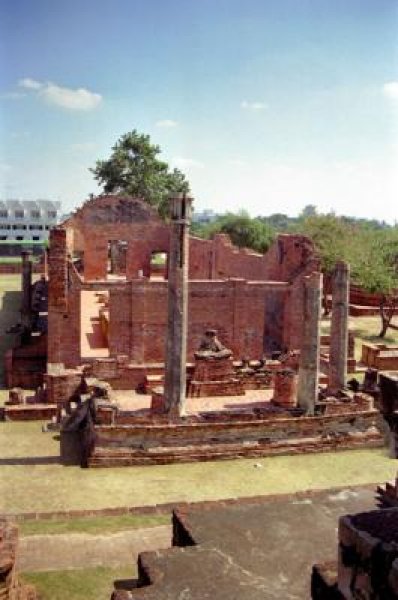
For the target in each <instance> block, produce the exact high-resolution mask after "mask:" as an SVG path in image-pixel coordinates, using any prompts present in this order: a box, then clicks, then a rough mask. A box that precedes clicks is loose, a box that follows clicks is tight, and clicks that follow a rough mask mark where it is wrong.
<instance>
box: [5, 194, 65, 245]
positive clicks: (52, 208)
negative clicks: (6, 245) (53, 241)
mask: <svg viewBox="0 0 398 600" xmlns="http://www.w3.org/2000/svg"><path fill="white" fill-rule="evenodd" d="M60 214H61V202H53V201H52V200H0V241H25V240H28V241H35V242H44V241H45V240H47V239H48V235H49V231H50V229H51V227H54V226H55V225H56V224H57V223H58V221H59V217H60Z"/></svg>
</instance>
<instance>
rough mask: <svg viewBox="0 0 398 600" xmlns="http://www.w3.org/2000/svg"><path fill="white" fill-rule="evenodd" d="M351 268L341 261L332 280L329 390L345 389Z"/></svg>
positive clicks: (337, 264)
mask: <svg viewBox="0 0 398 600" xmlns="http://www.w3.org/2000/svg"><path fill="white" fill-rule="evenodd" d="M349 294H350V267H349V265H348V264H347V263H345V262H343V261H339V262H337V263H336V267H335V270H334V273H333V278H332V323H331V329H330V358H329V385H328V388H329V390H330V391H331V392H332V393H333V392H334V393H335V392H337V391H338V390H341V389H343V388H344V387H345V384H346V381H347V359H348V313H349Z"/></svg>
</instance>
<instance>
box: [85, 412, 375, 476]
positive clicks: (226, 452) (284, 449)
mask: <svg viewBox="0 0 398 600" xmlns="http://www.w3.org/2000/svg"><path fill="white" fill-rule="evenodd" d="M382 444H383V436H382V435H381V433H380V417H379V416H378V413H377V412H376V411H369V412H361V413H359V414H358V413H357V414H355V413H347V414H344V415H334V416H321V417H298V418H293V417H290V418H289V416H288V413H287V414H286V413H285V414H283V410H282V411H281V414H280V416H277V415H275V412H273V411H270V412H268V413H267V411H265V410H264V412H261V411H258V412H257V413H256V414H254V413H253V414H245V415H243V414H231V413H228V414H222V413H217V414H214V415H211V418H206V419H205V418H204V417H196V418H192V417H191V418H189V419H188V420H187V421H186V422H183V423H168V422H167V421H166V420H165V419H164V418H162V417H160V416H159V417H153V419H152V420H151V419H148V418H146V419H142V421H141V422H140V421H139V420H138V419H137V418H134V417H131V416H130V417H129V416H128V415H127V414H124V415H123V413H121V414H120V416H119V415H116V416H115V421H114V425H112V426H108V427H106V426H96V427H95V448H94V452H93V453H92V455H91V458H90V460H89V465H90V466H93V467H96V466H117V465H119V466H123V465H132V464H153V463H156V464H163V463H173V462H189V461H198V460H214V459H226V458H228V459H229V458H237V457H241V456H252V457H254V456H267V455H274V454H289V453H302V452H314V451H315V452H320V451H325V450H332V449H333V450H336V449H345V448H356V447H366V446H380V445H382Z"/></svg>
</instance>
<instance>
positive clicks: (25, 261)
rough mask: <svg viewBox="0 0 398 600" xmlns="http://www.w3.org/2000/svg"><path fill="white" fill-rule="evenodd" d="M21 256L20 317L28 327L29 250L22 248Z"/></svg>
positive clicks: (30, 301)
mask: <svg viewBox="0 0 398 600" xmlns="http://www.w3.org/2000/svg"><path fill="white" fill-rule="evenodd" d="M21 256H22V286H21V287H22V305H21V317H22V324H23V325H24V326H25V327H29V328H30V317H31V308H32V306H31V304H32V262H31V260H30V256H31V252H30V251H29V250H23V251H22V252H21Z"/></svg>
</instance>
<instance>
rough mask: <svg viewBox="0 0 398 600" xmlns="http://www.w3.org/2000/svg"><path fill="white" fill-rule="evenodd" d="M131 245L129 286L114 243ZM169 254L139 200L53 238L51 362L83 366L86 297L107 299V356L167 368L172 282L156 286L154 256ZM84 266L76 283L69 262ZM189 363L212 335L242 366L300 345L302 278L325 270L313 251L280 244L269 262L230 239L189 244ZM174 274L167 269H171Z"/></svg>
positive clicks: (159, 228)
mask: <svg viewBox="0 0 398 600" xmlns="http://www.w3.org/2000/svg"><path fill="white" fill-rule="evenodd" d="M112 240H124V241H125V242H126V244H127V247H126V280H125V281H123V280H122V281H120V280H119V281H115V280H111V279H110V278H109V277H107V275H108V273H107V269H108V267H109V264H108V257H109V242H110V241H112ZM168 247H169V227H168V225H167V224H165V223H164V222H163V221H162V220H161V219H160V218H159V216H158V215H157V214H156V213H155V212H154V211H153V209H152V208H151V207H149V206H148V205H147V204H145V203H144V202H142V201H139V200H135V199H129V198H119V197H112V196H111V197H109V196H104V197H99V198H96V199H92V200H89V201H88V202H86V203H85V204H84V205H83V207H82V208H81V209H79V210H77V211H76V213H75V214H74V215H73V216H72V217H71V218H70V219H69V220H68V222H66V223H65V224H64V227H63V228H57V229H54V230H53V231H52V232H51V246H50V258H49V316H48V327H49V343H48V362H49V363H51V364H60V363H62V364H64V365H65V366H66V367H71V368H73V367H76V366H78V365H80V364H81V362H82V361H81V355H80V334H81V332H80V303H81V291H83V290H92V291H94V290H97V291H104V290H105V291H108V292H109V311H110V317H109V348H110V356H111V357H114V358H116V357H117V356H119V355H125V356H127V357H128V359H129V360H131V361H133V362H137V363H143V362H151V361H152V362H160V361H163V360H164V343H163V341H164V337H165V332H166V326H165V324H166V310H167V281H165V280H162V279H157V280H154V279H152V280H149V279H148V277H149V275H150V269H151V257H152V255H153V253H157V252H165V253H166V254H167V251H168ZM76 254H78V255H80V256H81V257H83V265H84V267H83V271H82V274H79V273H78V272H77V271H76V269H75V268H74V267H73V266H72V263H71V260H70V257H71V256H73V255H76ZM189 264H190V298H189V339H188V357H189V359H192V356H193V351H194V350H195V349H196V348H197V346H198V344H199V341H200V338H201V336H202V334H203V331H204V330H205V329H206V328H207V327H210V328H215V329H217V330H218V331H219V336H220V338H221V340H222V341H223V343H224V344H225V345H227V346H228V347H231V349H232V350H233V352H234V354H235V356H236V357H248V358H260V357H261V356H262V355H263V353H264V351H265V352H267V353H270V352H272V351H273V350H278V349H279V350H280V349H282V348H291V349H296V348H299V347H300V343H301V329H302V314H303V292H302V287H303V286H302V277H303V276H305V275H307V274H308V273H309V272H311V271H312V270H314V269H315V268H318V267H319V263H318V261H317V259H316V257H315V256H314V251H313V246H312V244H311V242H310V241H309V240H308V239H306V238H305V237H303V236H299V235H281V236H279V237H278V240H277V242H276V243H275V244H274V245H273V246H272V247H271V249H270V250H269V251H268V252H267V253H266V254H265V255H260V254H257V253H255V252H252V251H250V250H247V249H238V248H235V247H234V246H233V245H232V244H231V242H230V240H229V237H228V236H225V235H222V234H219V235H216V236H215V238H214V239H213V240H202V239H199V238H195V237H191V238H190V263H189ZM166 272H167V267H166Z"/></svg>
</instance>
